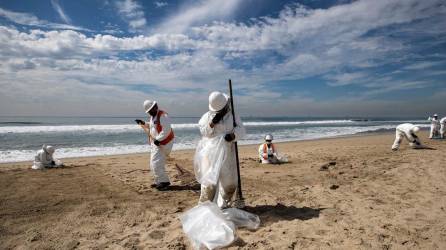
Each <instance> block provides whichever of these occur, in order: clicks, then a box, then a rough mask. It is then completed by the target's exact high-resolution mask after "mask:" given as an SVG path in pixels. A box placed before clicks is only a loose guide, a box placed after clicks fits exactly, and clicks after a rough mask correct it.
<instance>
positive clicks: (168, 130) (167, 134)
mask: <svg viewBox="0 0 446 250" xmlns="http://www.w3.org/2000/svg"><path fill="white" fill-rule="evenodd" d="M144 110H145V112H146V113H147V114H149V117H150V120H149V122H148V123H144V122H142V121H139V120H138V121H139V122H138V121H137V122H138V124H140V126H141V127H142V128H143V129H144V131H145V132H146V133H147V135H148V136H149V143H150V169H151V171H152V173H153V177H154V179H155V183H153V184H152V185H151V187H153V188H156V189H158V190H160V191H163V190H167V189H168V187H169V186H170V180H169V176H168V175H167V173H166V169H165V165H166V158H167V157H168V156H169V154H170V152H171V151H172V146H173V141H174V137H175V136H174V133H173V129H172V127H171V123H170V118H169V116H168V115H167V113H166V112H164V111H162V110H160V109H158V104H157V102H156V101H151V100H146V101H144Z"/></svg>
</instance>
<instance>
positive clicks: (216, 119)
mask: <svg viewBox="0 0 446 250" xmlns="http://www.w3.org/2000/svg"><path fill="white" fill-rule="evenodd" d="M228 109H229V106H228V105H226V106H225V107H224V108H223V109H222V110H220V111H218V112H217V114H215V116H214V118H212V123H213V124H217V123H219V122H220V121H221V119H223V117H225V115H226V113H228Z"/></svg>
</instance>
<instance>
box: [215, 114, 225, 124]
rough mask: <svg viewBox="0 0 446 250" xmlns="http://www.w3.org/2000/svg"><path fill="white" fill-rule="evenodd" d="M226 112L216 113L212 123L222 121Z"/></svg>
mask: <svg viewBox="0 0 446 250" xmlns="http://www.w3.org/2000/svg"><path fill="white" fill-rule="evenodd" d="M223 116H224V114H223V113H217V114H215V116H214V118H212V123H213V124H217V123H219V122H220V121H221V119H222V118H223Z"/></svg>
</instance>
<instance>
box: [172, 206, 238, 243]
mask: <svg viewBox="0 0 446 250" xmlns="http://www.w3.org/2000/svg"><path fill="white" fill-rule="evenodd" d="M180 219H181V223H182V224H183V230H184V232H185V233H186V235H187V237H189V239H190V240H191V241H192V243H193V245H194V248H195V249H200V248H202V247H206V248H208V249H216V248H221V247H225V246H228V245H230V244H231V243H232V242H233V241H234V240H235V238H236V237H235V225H234V223H233V222H231V221H229V220H227V219H226V218H225V216H224V215H223V213H222V212H221V210H220V208H219V207H218V206H217V205H216V204H215V203H212V202H210V201H206V202H204V203H202V204H200V205H198V206H195V207H194V208H192V209H190V210H189V211H187V212H185V213H184V214H183V215H182V216H181V218H180Z"/></svg>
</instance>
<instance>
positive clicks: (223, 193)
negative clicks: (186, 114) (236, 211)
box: [194, 109, 245, 208]
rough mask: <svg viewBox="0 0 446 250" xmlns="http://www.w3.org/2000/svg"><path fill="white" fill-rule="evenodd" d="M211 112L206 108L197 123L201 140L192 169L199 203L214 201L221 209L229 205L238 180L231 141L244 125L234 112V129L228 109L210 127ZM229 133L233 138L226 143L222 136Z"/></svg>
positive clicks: (240, 133) (242, 130)
mask: <svg viewBox="0 0 446 250" xmlns="http://www.w3.org/2000/svg"><path fill="white" fill-rule="evenodd" d="M215 115H216V112H215V111H208V112H207V113H205V114H204V115H203V116H202V117H201V119H200V121H199V122H198V125H199V128H200V133H201V135H202V139H201V140H200V141H199V142H198V145H197V149H196V152H195V159H194V168H195V175H196V178H197V181H198V182H199V183H200V184H201V195H200V200H199V203H203V202H205V201H214V202H215V201H216V202H217V204H218V206H219V207H221V208H224V207H227V206H230V205H231V201H232V197H233V195H234V193H235V191H236V189H237V183H238V178H237V163H236V159H235V145H234V143H233V142H234V141H237V140H239V139H240V138H242V137H243V136H244V135H245V128H244V126H243V123H242V121H241V119H240V117H239V116H238V115H235V120H236V124H237V126H236V127H235V128H234V126H233V119H232V113H231V110H230V109H229V110H228V111H227V113H226V114H225V115H224V116H223V118H222V119H221V120H220V122H218V123H217V124H215V125H214V127H213V128H211V126H210V123H211V122H212V119H213V118H214V116H215ZM231 133H234V135H235V139H234V140H233V141H231V142H228V141H226V140H225V138H224V137H225V135H226V134H231ZM217 192H218V194H217ZM216 194H217V195H216Z"/></svg>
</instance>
